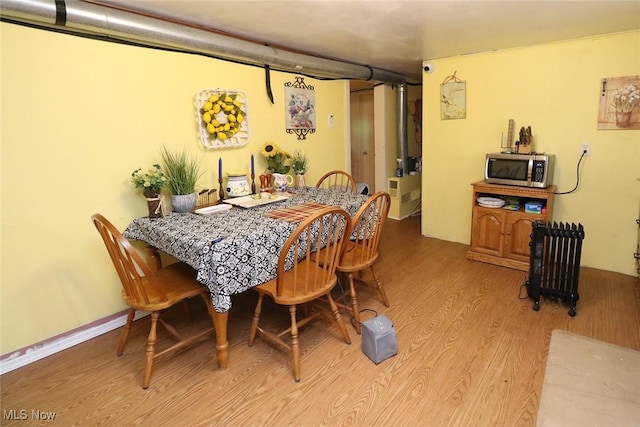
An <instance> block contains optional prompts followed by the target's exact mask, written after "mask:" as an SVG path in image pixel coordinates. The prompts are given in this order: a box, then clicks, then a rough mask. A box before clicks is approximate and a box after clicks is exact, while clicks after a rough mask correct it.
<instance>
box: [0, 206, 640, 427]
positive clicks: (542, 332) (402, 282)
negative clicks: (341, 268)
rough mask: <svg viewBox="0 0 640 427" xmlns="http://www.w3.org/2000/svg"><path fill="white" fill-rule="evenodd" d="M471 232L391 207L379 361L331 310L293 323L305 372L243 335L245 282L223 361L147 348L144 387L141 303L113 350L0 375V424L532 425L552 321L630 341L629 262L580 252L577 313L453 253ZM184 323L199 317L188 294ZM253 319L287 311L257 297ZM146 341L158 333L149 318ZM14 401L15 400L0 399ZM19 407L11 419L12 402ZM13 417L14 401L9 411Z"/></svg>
mask: <svg viewBox="0 0 640 427" xmlns="http://www.w3.org/2000/svg"><path fill="white" fill-rule="evenodd" d="M467 249H468V247H467V246H466V245H463V244H457V243H451V242H444V241H441V240H437V239H430V238H426V237H423V236H421V235H420V218H419V217H412V218H409V219H406V220H403V221H395V220H389V221H387V225H386V229H385V235H384V237H383V241H382V248H381V257H380V260H379V262H378V264H377V266H376V271H377V272H378V274H379V276H380V277H381V279H382V280H383V282H384V283H385V286H386V290H387V294H388V296H389V300H390V302H391V307H389V308H386V307H385V306H384V305H383V304H382V303H381V302H380V300H379V299H378V296H377V295H376V294H375V292H372V291H368V290H363V291H362V292H361V293H360V294H359V295H360V301H361V308H366V309H369V310H371V311H366V312H364V313H363V319H367V318H371V317H373V316H375V315H376V314H377V315H385V316H387V317H388V318H389V319H391V321H392V322H393V323H394V326H395V329H396V334H397V341H398V348H399V351H398V354H397V355H396V356H394V357H392V358H390V359H387V360H385V361H383V362H382V363H380V364H378V365H375V364H374V363H373V362H371V361H370V360H369V359H368V358H367V357H366V356H365V355H364V354H363V353H362V350H361V338H360V336H358V335H356V334H355V332H354V330H353V328H349V331H350V333H351V337H352V341H353V343H352V344H351V345H346V344H345V343H344V341H342V339H341V337H340V334H339V332H338V330H337V329H336V328H335V327H334V326H333V325H331V324H330V323H324V322H322V321H320V322H315V323H313V324H311V325H309V326H308V327H306V328H304V329H302V331H301V335H300V342H301V348H302V379H301V381H300V382H299V383H296V382H295V381H294V380H293V377H292V370H291V362H290V356H289V355H288V354H286V353H283V352H281V351H279V350H277V349H275V348H274V347H272V346H270V345H269V344H268V343H266V342H265V341H264V340H260V338H258V340H257V341H256V343H255V345H254V346H253V347H251V348H249V347H248V346H247V336H248V331H249V324H250V321H251V313H252V310H253V305H254V304H255V301H256V295H255V294H254V293H253V292H248V293H245V294H243V295H239V296H237V297H235V298H234V299H233V304H234V306H233V309H232V311H231V313H230V319H229V325H230V326H229V340H230V357H229V367H228V369H227V370H225V371H219V370H218V369H217V367H216V364H215V355H214V348H213V346H214V341H213V337H212V336H211V337H208V338H207V339H205V340H203V341H201V342H200V343H198V344H196V345H195V346H193V347H191V348H189V349H186V350H184V351H181V352H179V353H176V354H170V355H166V356H163V357H162V358H159V359H158V360H157V361H156V364H155V368H154V372H153V376H152V379H151V386H150V387H149V389H148V390H143V389H142V387H141V383H142V368H143V363H144V353H145V345H146V334H147V333H148V326H149V319H148V318H143V319H141V320H139V321H137V322H136V323H135V324H134V328H133V331H132V333H131V336H130V338H129V342H128V344H127V347H126V349H125V353H124V355H122V356H121V357H117V356H116V355H115V351H116V346H117V342H118V338H119V333H120V331H119V330H116V331H113V332H110V333H107V334H104V335H102V336H100V337H97V338H95V339H92V340H91V341H89V342H86V343H83V344H80V345H77V346H75V347H73V348H71V349H68V350H65V351H63V352H61V353H58V354H55V355H52V356H50V357H48V358H46V359H43V360H41V361H38V362H35V363H33V364H31V365H29V366H25V367H23V368H20V369H17V370H15V371H12V372H9V373H7V374H5V375H3V376H2V377H0V381H1V384H0V385H1V388H2V392H1V393H2V401H1V404H0V405H1V407H2V411H3V419H2V420H1V424H2V425H3V426H5V425H6V426H10V425H20V426H27V425H43V424H45V422H44V421H39V420H36V419H34V418H33V414H34V413H33V412H32V411H43V412H51V413H55V420H54V422H53V423H51V424H50V425H65V426H67V425H109V426H110V425H118V426H124V425H153V426H160V425H171V426H176V425H189V426H196V425H220V426H223V425H224V426H254V425H256V426H262V425H264V426H267V425H268V426H281V425H299V426H318V425H328V426H338V425H340V426H342V425H354V426H438V427H440V426H471V425H473V426H533V425H535V423H536V415H537V409H538V405H539V401H540V393H541V389H542V383H543V378H544V372H545V365H546V359H547V354H548V351H549V343H550V339H551V332H552V331H553V330H554V329H563V330H567V331H570V332H573V333H576V334H580V335H583V336H586V337H590V338H594V339H597V340H602V341H605V342H609V343H611V344H615V345H619V346H623V347H627V348H631V349H634V350H640V286H639V284H638V280H637V278H636V277H632V276H626V275H622V274H617V273H612V272H607V271H601V270H595V269H590V268H582V269H581V273H580V274H581V275H580V289H579V291H580V300H579V302H578V307H577V311H578V315H577V316H576V317H573V318H572V317H570V316H569V315H568V314H567V307H563V306H561V305H560V304H559V303H558V302H556V301H550V300H542V302H541V308H540V311H538V312H535V311H533V310H532V304H531V301H530V300H528V299H526V290H525V289H523V288H522V284H523V283H524V279H525V277H526V275H527V274H526V273H525V272H521V271H516V270H511V269H507V268H503V267H497V266H494V265H490V264H484V263H481V262H476V261H469V260H467V259H466V257H465V253H466V251H467ZM176 309H177V310H173V311H172V312H171V313H169V315H170V316H169V317H173V318H175V320H177V321H178V322H179V326H181V327H183V328H186V329H187V330H195V329H197V328H201V327H206V326H207V324H208V322H209V321H208V319H207V317H206V316H205V313H204V310H203V306H202V304H201V302H200V301H193V304H192V309H193V316H192V319H191V321H190V322H189V321H186V320H185V319H184V316H183V314H184V312H183V311H182V308H181V307H176ZM263 313H264V314H263V318H264V320H265V322H268V323H270V324H272V325H284V324H287V322H288V311H286V309H285V311H282V310H279V311H278V309H277V308H276V307H274V306H273V305H267V306H266V307H265V310H264V311H263ZM159 335H160V337H159V342H158V346H159V347H161V346H162V345H166V344H168V343H170V339H169V338H168V337H167V334H166V333H163V331H162V330H161V331H160V334H159ZM12 410H14V411H15V412H11V411H12ZM20 411H26V413H27V419H26V420H24V421H20V420H15V419H14V420H11V419H8V418H11V416H12V414H15V415H17V416H18V417H19V416H20V414H21V412H20ZM14 418H15V417H14Z"/></svg>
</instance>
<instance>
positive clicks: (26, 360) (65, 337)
mask: <svg viewBox="0 0 640 427" xmlns="http://www.w3.org/2000/svg"><path fill="white" fill-rule="evenodd" d="M128 313H129V310H125V311H123V312H121V313H116V314H115V315H112V316H108V317H106V318H104V319H101V320H98V321H96V322H93V323H91V324H89V325H87V326H84V327H81V328H78V329H75V330H73V331H71V332H69V333H65V334H61V335H58V337H54V338H52V339H50V340H47V341H42V342H39V343H37V344H34V345H32V346H29V347H25V348H23V349H21V350H17V351H14V352H11V353H9V354H6V355H3V356H2V360H0V375H3V374H6V373H7V372H11V371H13V370H14V369H18V368H21V367H23V366H26V365H28V364H30V363H33V362H36V361H38V360H40V359H44V358H45V357H47V356H51V355H52V354H55V353H58V352H60V351H63V350H66V349H68V348H70V347H73V346H74V345H77V344H80V343H83V342H85V341H89V340H90V339H92V338H95V337H97V336H100V335H102V334H105V333H107V332H110V331H113V330H114V329H117V328H119V327H121V326H124V324H125V323H126V321H127V314H128ZM148 315H149V313H148V312H142V311H136V316H135V318H134V320H138V319H140V318H141V317H144V316H148Z"/></svg>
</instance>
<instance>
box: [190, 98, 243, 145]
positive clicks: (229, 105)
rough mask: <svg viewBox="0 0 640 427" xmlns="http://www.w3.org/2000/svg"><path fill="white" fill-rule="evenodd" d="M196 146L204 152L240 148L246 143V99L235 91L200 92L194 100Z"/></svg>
mask: <svg viewBox="0 0 640 427" xmlns="http://www.w3.org/2000/svg"><path fill="white" fill-rule="evenodd" d="M195 110H196V123H197V125H198V132H199V134H200V142H201V143H202V145H204V146H205V147H206V148H226V147H241V146H243V145H246V144H247V143H248V142H249V121H248V113H249V107H248V105H247V96H246V95H245V94H244V93H243V92H240V91H237V90H225V89H203V90H201V91H200V92H198V93H197V94H196V97H195Z"/></svg>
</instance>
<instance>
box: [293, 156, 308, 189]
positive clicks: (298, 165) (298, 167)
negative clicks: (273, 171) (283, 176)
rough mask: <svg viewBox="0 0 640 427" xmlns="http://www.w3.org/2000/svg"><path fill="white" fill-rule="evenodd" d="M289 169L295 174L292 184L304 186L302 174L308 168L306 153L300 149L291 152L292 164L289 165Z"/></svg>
mask: <svg viewBox="0 0 640 427" xmlns="http://www.w3.org/2000/svg"><path fill="white" fill-rule="evenodd" d="M291 169H292V170H293V173H294V174H295V178H294V184H295V186H296V187H304V186H305V182H304V174H305V173H307V170H309V160H308V159H307V155H306V154H304V153H303V152H302V151H300V150H296V151H294V153H293V164H292V165H291Z"/></svg>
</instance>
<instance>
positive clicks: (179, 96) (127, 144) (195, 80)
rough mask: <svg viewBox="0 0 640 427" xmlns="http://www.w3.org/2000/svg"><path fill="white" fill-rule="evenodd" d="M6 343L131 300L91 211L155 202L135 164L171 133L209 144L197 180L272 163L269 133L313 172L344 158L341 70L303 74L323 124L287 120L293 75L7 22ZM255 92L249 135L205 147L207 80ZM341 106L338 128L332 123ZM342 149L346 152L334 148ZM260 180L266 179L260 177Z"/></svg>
mask: <svg viewBox="0 0 640 427" xmlns="http://www.w3.org/2000/svg"><path fill="white" fill-rule="evenodd" d="M0 30H1V32H2V36H1V37H2V38H1V45H0V47H1V55H2V56H1V61H2V62H1V67H0V69H1V72H2V75H1V90H2V92H1V94H0V95H1V101H0V102H1V104H0V110H1V117H0V118H1V122H2V130H1V144H2V146H1V147H2V160H1V161H2V164H1V165H2V189H1V193H0V200H2V209H1V214H0V215H1V217H0V220H1V223H2V225H1V227H2V228H1V238H2V252H1V266H0V268H1V285H0V290H1V313H2V314H1V316H2V324H1V331H0V332H1V336H2V342H1V348H0V354H6V353H8V352H12V351H14V350H16V349H20V348H22V347H24V346H28V345H32V344H34V343H36V342H39V341H41V340H45V339H47V338H50V337H52V336H55V335H57V334H60V333H63V332H66V331H69V330H72V329H73V328H76V327H79V326H82V325H85V324H87V323H90V322H92V321H95V320H96V319H100V318H103V317H105V316H108V315H110V314H113V313H115V312H118V311H120V310H122V309H123V308H125V307H124V305H123V303H122V302H121V299H120V293H119V282H118V279H117V276H116V274H115V271H114V270H113V267H112V266H111V264H110V261H109V258H108V256H107V252H106V250H105V248H104V246H103V244H102V242H101V240H100V238H99V236H98V233H97V231H96V230H95V229H94V228H93V224H92V223H91V220H90V216H91V215H92V214H93V213H95V212H100V213H102V214H104V215H105V216H106V217H107V218H108V219H110V220H111V221H112V222H113V223H114V224H115V225H116V226H117V227H118V228H120V229H124V227H126V225H127V224H128V223H129V221H130V220H131V219H133V218H134V217H137V216H141V215H145V214H146V203H145V202H144V199H143V198H142V195H141V194H140V193H139V191H137V190H136V189H135V188H134V187H133V185H132V184H131V183H130V181H129V178H130V174H131V172H132V171H133V170H135V169H137V168H138V167H143V168H146V167H149V166H151V165H152V164H153V163H155V162H157V161H159V149H160V147H161V146H162V145H163V144H167V145H169V146H172V147H173V146H176V147H183V146H184V147H186V148H187V149H188V150H189V151H190V152H192V153H193V154H195V155H197V156H199V157H201V159H202V166H203V169H204V171H205V175H204V176H203V177H202V179H201V181H200V185H201V187H211V186H212V185H214V183H215V180H216V179H217V160H218V157H220V156H221V157H223V161H224V166H225V169H226V170H231V169H235V170H237V169H245V170H248V168H249V158H250V155H251V154H254V155H256V162H257V164H256V172H258V173H259V172H260V171H261V170H263V169H264V168H266V162H265V161H264V160H263V159H262V157H261V156H260V155H259V148H260V145H261V144H262V143H263V142H265V141H275V142H277V143H278V144H279V145H281V146H282V148H284V149H286V150H288V151H289V152H293V150H295V149H303V150H305V151H306V152H307V154H308V155H309V158H310V164H311V169H310V170H309V172H308V175H307V180H308V182H309V183H314V182H315V181H316V180H317V179H318V178H320V176H322V174H323V173H324V172H326V171H328V170H331V169H347V167H348V165H347V164H346V158H347V157H346V154H345V153H347V150H348V147H347V136H346V135H347V130H345V129H348V123H346V120H345V117H346V111H347V105H348V104H347V102H348V85H347V83H346V82H345V81H333V82H332V81H318V80H313V79H309V78H305V82H306V83H308V84H312V85H313V86H314V87H315V97H316V106H317V111H316V113H317V123H316V126H317V129H316V133H315V134H312V135H309V136H308V137H307V140H306V141H298V140H297V138H296V137H295V135H288V134H286V133H285V117H284V108H285V106H284V99H283V98H284V83H285V82H288V81H293V80H294V75H292V74H286V73H278V72H272V75H271V82H272V88H273V94H274V97H275V105H271V104H270V102H269V101H268V98H267V95H266V90H265V83H264V82H265V76H264V70H262V69H260V68H256V67H249V66H242V65H237V64H233V63H230V62H225V61H220V60H215V59H211V58H206V57H202V56H197V55H186V54H179V53H169V52H163V51H159V50H152V49H143V48H136V47H130V46H124V45H117V44H113V43H105V42H99V41H93V40H88V39H82V38H77V37H72V36H66V35H61V34H56V33H52V32H46V31H40V30H34V29H29V28H26V27H20V26H15V25H12V24H6V23H1V24H0ZM215 88H223V89H235V90H241V91H243V92H245V94H246V95H247V97H248V109H249V111H248V117H249V121H250V122H249V123H250V131H251V140H250V142H249V144H248V145H247V146H245V147H241V148H234V149H222V150H205V149H203V148H202V146H201V145H200V142H199V139H198V136H197V129H196V121H195V113H194V106H193V100H194V95H195V94H196V93H197V92H198V91H199V90H201V89H215ZM328 114H333V115H334V117H335V127H334V128H331V129H329V128H328V127H327V119H326V118H327V116H328ZM336 153H338V155H336ZM258 184H259V183H258Z"/></svg>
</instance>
